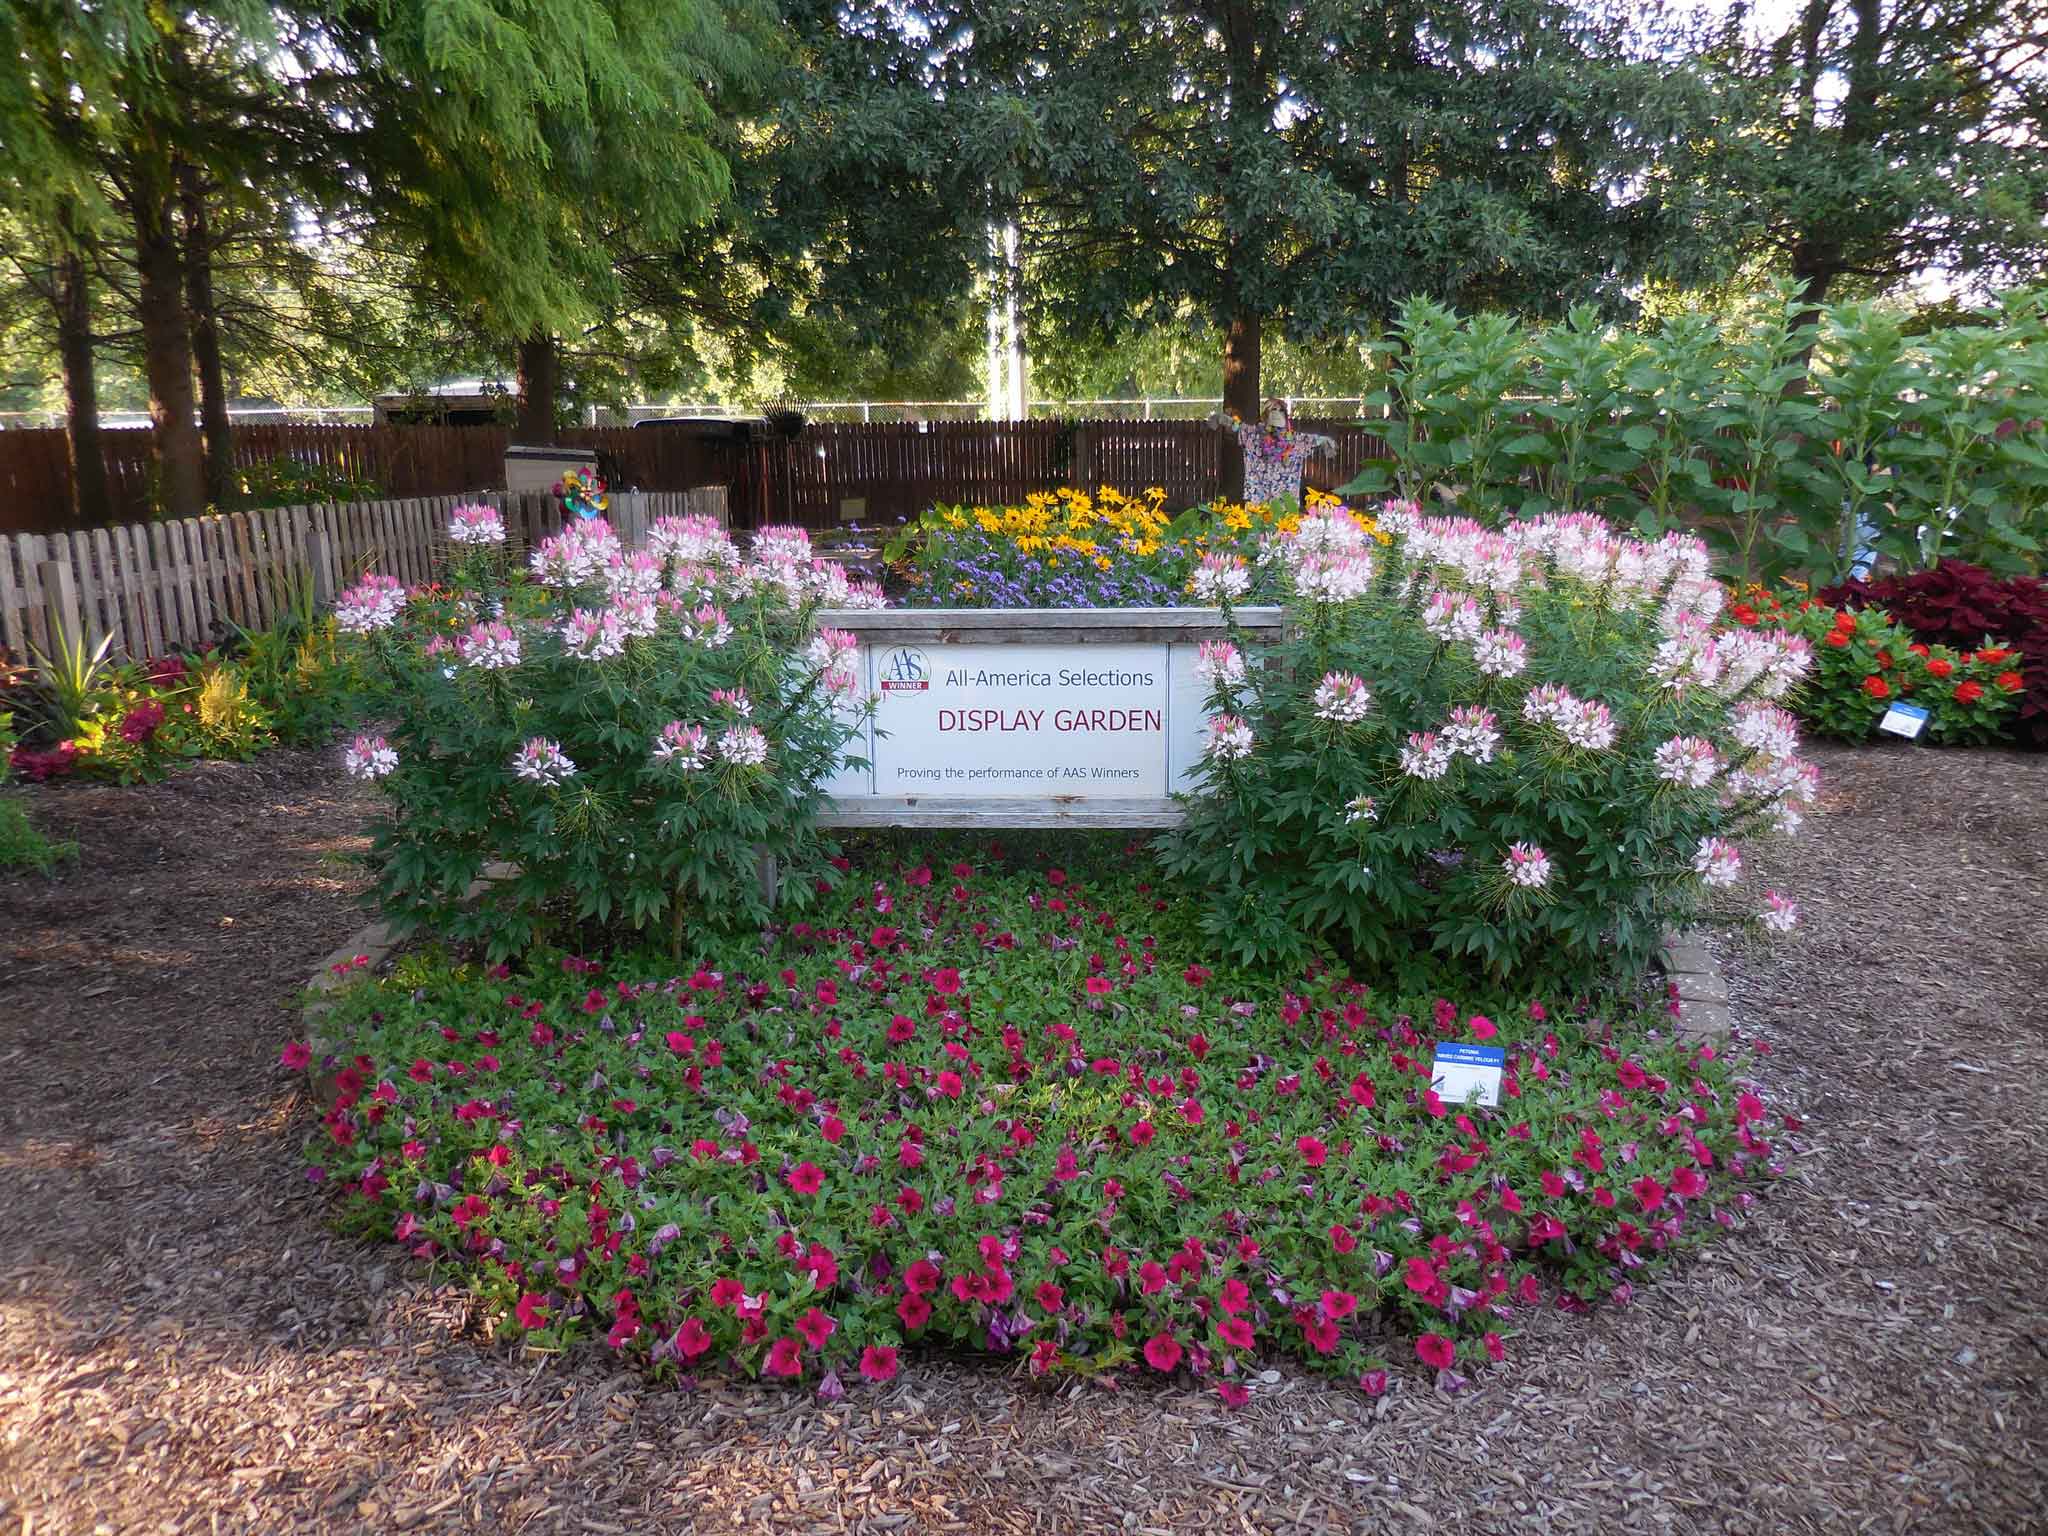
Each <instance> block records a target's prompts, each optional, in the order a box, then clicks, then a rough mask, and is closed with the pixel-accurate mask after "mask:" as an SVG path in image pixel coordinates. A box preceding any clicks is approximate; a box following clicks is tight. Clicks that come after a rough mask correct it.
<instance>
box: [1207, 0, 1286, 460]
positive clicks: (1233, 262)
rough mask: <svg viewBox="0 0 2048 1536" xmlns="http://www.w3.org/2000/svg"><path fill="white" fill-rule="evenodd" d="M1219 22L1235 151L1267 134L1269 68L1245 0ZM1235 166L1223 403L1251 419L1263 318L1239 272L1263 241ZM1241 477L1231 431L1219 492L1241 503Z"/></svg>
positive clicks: (1228, 164) (1228, 217)
mask: <svg viewBox="0 0 2048 1536" xmlns="http://www.w3.org/2000/svg"><path fill="white" fill-rule="evenodd" d="M1218 20H1219V21H1220V22H1221V23H1222V32H1223V48H1224V53H1225V55H1226V57H1227V58H1228V60H1229V79H1230V105H1229V108H1228V111H1227V114H1226V121H1225V131H1226V134H1227V137H1228V142H1229V144H1230V145H1231V149H1232V150H1234V149H1235V148H1236V147H1237V145H1238V144H1239V142H1240V141H1241V140H1243V139H1245V138H1250V139H1252V140H1257V139H1261V138H1263V137H1265V136H1266V135H1267V134H1269V133H1270V132H1271V131H1272V113H1273V70H1272V64H1271V61H1270V59H1269V58H1267V57H1266V56H1265V55H1264V54H1263V53H1262V52H1261V50H1260V46H1259V44H1260V26H1261V19H1260V13H1259V12H1258V10H1257V9H1256V8H1255V7H1254V6H1252V5H1251V4H1250V3H1248V0H1229V3H1227V4H1226V5H1225V6H1224V7H1223V9H1222V12H1221V14H1220V16H1219V17H1218ZM1235 163H1237V162H1236V157H1235V155H1234V154H1233V153H1231V152H1226V154H1225V156H1224V163H1223V165H1222V166H1221V167H1220V169H1221V170H1222V171H1223V174H1224V185H1225V194H1224V220H1223V222H1224V230H1223V238H1224V239H1225V240H1226V241H1227V242H1228V246H1229V253H1228V255H1226V256H1225V258H1224V267H1223V289H1224V294H1225V296H1226V302H1227V305H1228V313H1229V319H1230V328H1229V330H1228V331H1226V332H1225V333H1224V337H1223V408H1224V409H1225V410H1226V411H1229V412H1231V413H1232V414H1234V415H1235V416H1236V417H1237V418H1238V419H1239V420H1240V421H1245V422H1251V421H1256V420H1257V419H1258V415H1259V335H1260V326H1261V323H1262V321H1263V319H1264V316H1263V315H1262V314H1261V312H1260V310H1259V309H1258V308H1257V307H1256V306H1255V305H1254V304H1253V303H1251V302H1250V301H1249V300H1248V299H1247V297H1246V293H1247V284H1246V282H1245V275H1246V273H1247V272H1249V271H1250V270H1252V267H1253V264H1254V263H1256V262H1258V261H1259V260H1260V259H1261V256H1260V252H1261V250H1262V246H1261V245H1260V243H1259V242H1258V240H1257V238H1256V236H1255V234H1254V232H1253V231H1254V227H1255V220H1254V217H1253V216H1252V215H1250V214H1248V213H1246V212H1245V211H1243V210H1242V209H1239V208H1237V207H1235V206H1234V204H1235V203H1236V199H1235V198H1234V197H1233V196H1232V193H1231V190H1230V188H1231V182H1230V177H1231V175H1232V174H1233V165H1234V164H1235ZM1244 478H1245V476H1244V449H1243V446H1242V445H1241V444H1240V443H1239V442H1238V439H1237V436H1236V434H1235V433H1233V434H1232V435H1231V437H1230V440H1229V442H1228V443H1226V444H1225V445H1224V449H1223V494H1224V496H1225V497H1226V498H1228V499H1229V500H1231V501H1240V500H1242V499H1243V498H1244Z"/></svg>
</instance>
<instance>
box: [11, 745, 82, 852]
mask: <svg viewBox="0 0 2048 1536" xmlns="http://www.w3.org/2000/svg"><path fill="white" fill-rule="evenodd" d="M15 745H16V743H15V736H14V716H13V715H12V714H11V713H10V712H8V711H7V710H4V709H0V869H37V870H47V869H49V868H50V866H51V865H53V864H55V863H56V862H57V861H58V860H59V859H62V858H66V857H69V856H70V855H71V854H73V853H75V852H76V851H77V850H76V848H75V847H74V846H73V845H72V844H70V843H52V842H51V841H50V840H49V839H48V838H46V837H44V836H43V834H42V833H41V832H40V831H38V830H37V828H36V825H35V823H34V822H32V821H30V820H29V817H28V807H27V806H25V805H23V804H22V803H21V797H20V796H19V795H13V794H8V793H6V792H5V790H6V785H7V781H8V779H9V777H10V776H11V773H12V770H11V768H10V766H9V763H10V759H11V758H12V756H13V752H14V747H15Z"/></svg>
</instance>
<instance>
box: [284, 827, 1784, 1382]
mask: <svg viewBox="0 0 2048 1536" xmlns="http://www.w3.org/2000/svg"><path fill="white" fill-rule="evenodd" d="M1062 855H1063V856H1064V857H1066V858H1067V859H1068V860H1069V862H1068V863H1066V864H1056V863H1054V862H1052V859H1051V857H1050V856H1049V855H1048V854H1046V853H1045V852H1043V851H1041V852H1039V853H1037V854H1035V855H1034V854H1028V853H1022V854H1012V853H1009V852H1007V851H1005V850H1004V849H1002V848H999V847H990V846H988V845H986V844H976V843H973V842H968V841H961V842H956V843H954V844H952V845H950V846H949V847H945V848H927V847H920V846H919V845H916V844H911V843H907V842H894V841H891V842H876V843H870V844H866V845H864V846H863V847H860V848H858V849H856V850H855V851H854V855H853V857H851V858H848V859H843V860H842V861H841V863H840V865H839V867H838V868H837V870H836V872H835V873H836V875H837V877H838V878H837V883H836V886H835V887H834V888H832V889H830V890H827V891H821V892H820V894H819V901H820V905H819V906H818V909H817V910H816V911H815V912H814V913H812V914H809V915H807V916H806V917H804V918H803V919H801V920H795V921H789V922H787V923H786V924H784V925H781V926H778V927H776V928H773V929H770V930H766V931H764V932H762V933H759V934H748V935H739V936H734V937H732V938H730V939H723V940H721V939H716V938H713V937H710V936H706V937H705V939H704V941H703V943H702V944H701V946H700V947H698V948H696V949H695V951H694V952H693V954H692V956H691V958H690V959H689V960H688V961H686V962H684V963H683V964H681V965H677V964H675V963H673V962H670V961H668V960H667V959H666V958H665V957H646V956H640V957H620V958H617V959H614V960H612V961H602V960H594V959H584V958H580V957H577V956H573V955H565V954H561V953H558V952H548V951H540V950H536V951H533V952H531V953H529V954H527V955H526V956H524V957H522V960H521V961H520V963H519V964H518V966H517V967H516V968H515V967H510V966H504V965H500V966H495V967H491V968H489V969H484V968H483V966H482V965H481V964H480V963H470V964H455V963H451V962H449V961H447V960H446V959H437V958H433V957H431V956H427V957H421V958H418V959H415V960H411V961H407V962H404V963H402V964H401V965H400V967H399V969H398V971H397V972H396V974H395V975H394V976H393V977H391V978H390V979H388V980H374V979H369V978H367V977H366V978H363V979H360V980H358V981H355V982H354V983H352V984H349V985H345V986H344V987H343V988H342V989H341V990H340V991H339V992H338V993H337V994H335V1004H334V1010H333V1012H331V1013H329V1014H327V1015H325V1016H324V1018H323V1021H322V1023H321V1026H320V1027H321V1031H322V1033H323V1035H324V1036H326V1037H327V1038H328V1039H330V1040H332V1041H334V1042H336V1044H334V1045H332V1046H329V1045H316V1044H313V1043H309V1042H305V1041H294V1042H291V1043H290V1044H289V1045H287V1047H286V1048H285V1051H284V1055H283V1062H284V1065H285V1066H286V1067H288V1068H291V1069H294V1070H297V1069H302V1068H305V1067H307V1066H309V1065H310V1066H314V1067H319V1068H322V1069H323V1075H324V1080H325V1081H327V1082H328V1083H329V1084H330V1091H331V1098H330V1100H329V1102H328V1103H327V1104H326V1105H325V1106H324V1107H325V1109H326V1115H325V1120H324V1125H323V1129H322V1131H321V1133H320V1134H319V1135H318V1137H317V1138H316V1143H317V1150H316V1153H315V1157H316V1166H315V1167H314V1168H313V1170H312V1173H313V1176H314V1177H316V1178H318V1179H321V1180H324V1181H325V1183H326V1184H328V1185H329V1186H330V1187H332V1188H333V1189H334V1190H335V1191H336V1192H337V1193H338V1196H339V1204H338V1210H339V1211H340V1213H341V1216H342V1218H343V1219H344V1220H345V1221H346V1222H347V1223H348V1224H349V1225H350V1226H351V1227H353V1228H354V1229H355V1230H358V1231H360V1232H362V1233H363V1234H365V1235H367V1236H371V1237H375V1238H379V1239H386V1240H393V1241H396V1242H398V1243H401V1244H403V1245H405V1247H406V1248H407V1249H408V1250H409V1251H410V1252H411V1253H413V1254H414V1255H415V1256H417V1257H419V1258H421V1259H426V1260H431V1261H434V1262H435V1263H437V1264H446V1265H450V1266H453V1268H454V1271H455V1272H456V1273H457V1274H459V1275H460V1276H462V1277H463V1278H464V1279H465V1280H466V1281H467V1282H468V1283H469V1284H470V1285H472V1286H473V1287H474V1288H475V1291H476V1293H477V1295H478V1297H479V1299H480V1301H481V1304H482V1306H483V1308H484V1311H485V1313H486V1315H487V1316H488V1317H489V1319H490V1320H491V1324H492V1326H493V1327H494V1328H495V1329H496V1330H497V1332H498V1333H499V1334H500V1336H502V1337H507V1338H520V1339H524V1340H525V1341H527V1342H531V1343H537V1344H541V1345H543V1346H548V1347H555V1346H561V1345H565V1344H567V1343H568V1342H569V1341H571V1340H575V1339H594V1340H602V1341H603V1346H604V1347H607V1348H609V1349H611V1350H613V1351H616V1352H617V1353H618V1354H619V1355H620V1356H622V1357H624V1358H628V1359H631V1360H634V1361H638V1362H642V1363H644V1364H646V1365H648V1366H651V1367H653V1368H654V1369H656V1370H658V1371H660V1372H662V1373H663V1374H672V1375H677V1376H680V1377H681V1378H682V1379H684V1380H686V1381H688V1380H694V1379H697V1378H699V1377H701V1376H702V1375H703V1374H705V1373H739V1374H745V1375H759V1376H763V1377H769V1378H777V1379H786V1380H789V1381H792V1382H797V1381H800V1382H802V1383H803V1384H804V1385H806V1386H814V1387H816V1388H817V1389H818V1390H819V1391H820V1392H821V1393H823V1394H824V1395H825V1396H827V1397H833V1396H837V1395H838V1394H839V1393H840V1392H842V1391H844V1390H846V1389H847V1388H848V1387H849V1386H850V1385H853V1384H856V1383H857V1382H858V1380H859V1379H861V1378H867V1379H872V1380H886V1379H889V1378H890V1377H893V1376H895V1375H896V1374H897V1372H898V1371H899V1370H901V1369H902V1368H903V1366H904V1364H905V1359H906V1355H907V1354H908V1353H909V1352H913V1351H917V1350H923V1349H943V1350H962V1349H965V1350H970V1351H978V1352H987V1353H989V1354H992V1355H995V1356H998V1357H1001V1358H1004V1359H1009V1360H1015V1361H1017V1362H1019V1363H1020V1364H1021V1365H1022V1366H1024V1368H1026V1369H1028V1370H1029V1371H1030V1373H1031V1374H1033V1375H1041V1376H1042V1375H1053V1376H1065V1375H1068V1374H1087V1375H1092V1374H1099V1373H1105V1372H1121V1373H1131V1374H1135V1375H1140V1376H1147V1377H1152V1378H1177V1379H1184V1380H1192V1381H1195V1382H1199V1383H1204V1384H1209V1385H1213V1387H1214V1388H1215V1390H1217V1391H1218V1392H1220V1393H1221V1394H1222V1395H1223V1396H1224V1397H1225V1398H1226V1399H1227V1400H1230V1401H1233V1402H1238V1401H1242V1400H1243V1398H1244V1396H1245V1394H1246V1393H1247V1392H1248V1391H1250V1390H1252V1378H1253V1376H1254V1375H1255V1368H1256V1367H1258V1366H1260V1365H1262V1364H1263V1363H1264V1362H1266V1361H1268V1360H1271V1359H1274V1358H1277V1357H1289V1358H1293V1359H1295V1360H1298V1361H1300V1362H1301V1363H1303V1364H1305V1365H1306V1366H1308V1367H1310V1368H1312V1369H1315V1370H1318V1371H1323V1372H1330V1373H1336V1374H1340V1375H1342V1376H1344V1377H1346V1378H1349V1379H1352V1380H1356V1381H1357V1382H1358V1383H1359V1384H1360V1385H1361V1386H1363V1387H1364V1388H1365V1389H1366V1390H1367V1391H1370V1392H1378V1391H1381V1390H1384V1389H1385V1386H1386V1382H1387V1375H1386V1372H1387V1370H1388V1368H1389V1367H1390V1366H1411V1365H1412V1364H1414V1363H1415V1362H1420V1364H1421V1365H1422V1366H1423V1367H1425V1368H1427V1369H1429V1370H1432V1371H1435V1372H1437V1373H1439V1374H1438V1376H1437V1380H1438V1382H1439V1383H1440V1384H1441V1385H1444V1386H1446V1387H1456V1386H1457V1385H1458V1384H1459V1383H1460V1382H1461V1381H1462V1380H1463V1379H1464V1375H1463V1373H1464V1372H1465V1371H1467V1370H1469V1369H1471V1368H1473V1367H1483V1366H1484V1365H1485V1364H1486V1363H1487V1362H1489V1361H1491V1360H1499V1359H1501V1358H1503V1357H1504V1356H1505V1355H1506V1354H1507V1353H1508V1352H1509V1350H1510V1349H1511V1348H1512V1339H1513V1336H1514V1334H1515V1331H1516V1329H1517V1327H1518V1326H1519V1323H1520V1321H1521V1320H1522V1319H1525V1318H1527V1317H1528V1316H1530V1315H1531V1314H1532V1313H1533V1312H1534V1311H1535V1310H1536V1309H1539V1308H1547V1307H1558V1308H1564V1309H1568V1310H1582V1309H1584V1308H1586V1307H1588V1306H1590V1305H1593V1304H1594V1303H1595V1302H1597V1301H1600V1300H1602V1299H1605V1300H1606V1301H1608V1302H1612V1303H1624V1302H1626V1301H1627V1300H1628V1299H1629V1297H1630V1295H1631V1294H1632V1290H1633V1287H1634V1286H1635V1285H1636V1284H1638V1283H1639V1282H1640V1281H1641V1280H1642V1279H1643V1277H1645V1276H1646V1275H1648V1274H1650V1273H1652V1272H1654V1271H1655V1270H1656V1269H1657V1268H1658V1267H1659V1266H1660V1265H1662V1264H1663V1263H1665V1262H1667V1261H1668V1260H1670V1259H1671V1258H1673V1257H1674V1256H1675V1255H1677V1254H1679V1253H1680V1252H1682V1251H1683V1250H1684V1249H1685V1248H1686V1247H1687V1246H1688V1245H1690V1244H1692V1243H1694V1242H1696V1241H1698V1240H1700V1239H1701V1238H1703V1237H1706V1236H1708V1235H1711V1234H1713V1233H1715V1232H1716V1231H1717V1230H1718V1229H1719V1228H1721V1227H1725V1226H1730V1225H1733V1224H1734V1223H1735V1222H1736V1221H1737V1220H1738V1218H1739V1213H1740V1212H1741V1211H1742V1210H1743V1209H1744V1208H1745V1207H1746V1206H1747V1205H1748V1204H1749V1202H1750V1200H1751V1198H1752V1193H1751V1186H1752V1184H1753V1183H1754V1182H1755V1181H1756V1180H1758V1179H1760V1178H1763V1177H1766V1176H1767V1175H1768V1174H1769V1173H1770V1172H1772V1171H1773V1164H1772V1157H1773V1150H1772V1147H1771V1145H1770V1140H1769V1137H1770V1135H1771V1134H1773V1128H1770V1127H1767V1126H1766V1124H1765V1120H1764V1110H1763V1106H1762V1104H1761V1102H1760V1101H1759V1099H1758V1098H1757V1096H1756V1095H1755V1093H1754V1092H1753V1091H1752V1090H1751V1088H1750V1086H1749V1085H1748V1084H1747V1083H1746V1082H1745V1080H1744V1078H1743V1076H1742V1068H1741V1065H1740V1063H1741V1061H1742V1060H1743V1059H1744V1053H1743V1052H1742V1050H1740V1049H1736V1050H1733V1051H1731V1050H1729V1049H1727V1048H1725V1047H1716V1046H1712V1045H1687V1044H1684V1043H1681V1042H1679V1041H1677V1040H1676V1039H1674V1038H1673V1037H1672V1034H1671V1032H1670V1019H1669V1017H1668V1015H1667V1013H1666V1011H1665V1009H1664V1008H1663V1006H1662V1005H1661V1002H1660V1001H1658V1000H1652V1001H1651V1003H1649V1004H1647V1005H1644V1006H1630V1005H1628V1004H1626V1003H1618V1004H1612V1005H1604V1006H1598V1007H1594V1006H1590V1005H1581V1004H1574V1003H1572V1002H1570V1001H1569V1000H1555V999H1553V1000H1552V1001H1550V1002H1549V1003H1548V1004H1546V1003H1544V1002H1542V1001H1538V1000H1536V999H1532V998H1529V997H1527V996H1508V995H1499V994H1496V995H1492V996H1480V995H1477V994H1470V993H1468V994H1465V995H1462V996H1460V997H1457V998H1450V997H1437V996H1433V995H1431V994H1430V993H1427V992H1424V993H1422V994H1419V995H1417V996H1415V997H1413V998H1407V999H1401V998H1395V997H1390V996H1385V995H1381V994H1379V993H1376V992H1373V991H1370V990H1368V989H1367V988H1366V987H1365V986H1363V985H1360V984H1359V983H1358V982H1356V981H1354V980H1352V979H1350V978H1348V977H1347V976H1345V975H1344V974H1343V973H1341V972H1339V971H1335V970H1331V969H1327V968H1323V967H1315V966H1312V967H1308V968H1305V969H1302V970H1299V971H1295V972H1282V973H1263V972H1250V971H1241V970H1237V969H1235V968H1231V967H1228V966H1217V965H1214V964H1213V955H1212V946H1211V945H1210V944H1209V943H1208V942H1207V941H1206V940H1205V939H1204V938H1203V937H1202V936H1201V935H1200V933H1199V932H1198V930H1197V928H1196V926H1195V923H1194V920H1193V917H1194V909H1193V908H1191V907H1190V906H1188V905H1187V904H1185V903H1182V902H1176V901H1173V900H1169V899H1167V898H1166V897H1164V896H1163V895H1162V894H1161V892H1160V890H1159V889H1158V888H1156V886H1155V885H1154V884H1153V883H1152V880H1153V878H1155V877H1153V876H1152V875H1151V874H1150V872H1149V871H1148V869H1147V863H1146V860H1145V859H1144V857H1143V856H1142V852H1141V851H1140V850H1136V849H1127V848H1124V847H1122V846H1118V845H1114V844H1112V845H1109V846H1098V847H1097V848H1096V849H1095V851H1094V852H1093V853H1090V852H1088V851H1086V850H1083V849H1080V848H1078V847H1076V846H1075V844H1074V843H1072V842H1069V843H1067V844H1066V845H1065V846H1064V848H1063V849H1062ZM344 969H346V967H345V968H344ZM1439 1040H1453V1041H1464V1042H1473V1041H1491V1042H1493V1043H1495V1044H1498V1045H1500V1046H1502V1047H1504V1048H1505V1050H1506V1052H1507V1061H1508V1070H1507V1076H1506V1083H1505V1088H1504V1092H1503V1097H1502V1099H1501V1104H1500V1107H1499V1108H1497V1109H1482V1108H1478V1107H1465V1106H1460V1105H1458V1104H1446V1103H1443V1102H1442V1101H1440V1100H1439V1099H1438V1098H1437V1097H1436V1096H1435V1095H1434V1094H1433V1093H1432V1092H1431V1090H1430V1087H1429V1082H1430V1067H1429V1062H1430V1055H1431V1050H1432V1047H1433V1044H1434V1043H1435V1042H1436V1041H1439ZM316 1053H317V1054H316Z"/></svg>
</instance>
